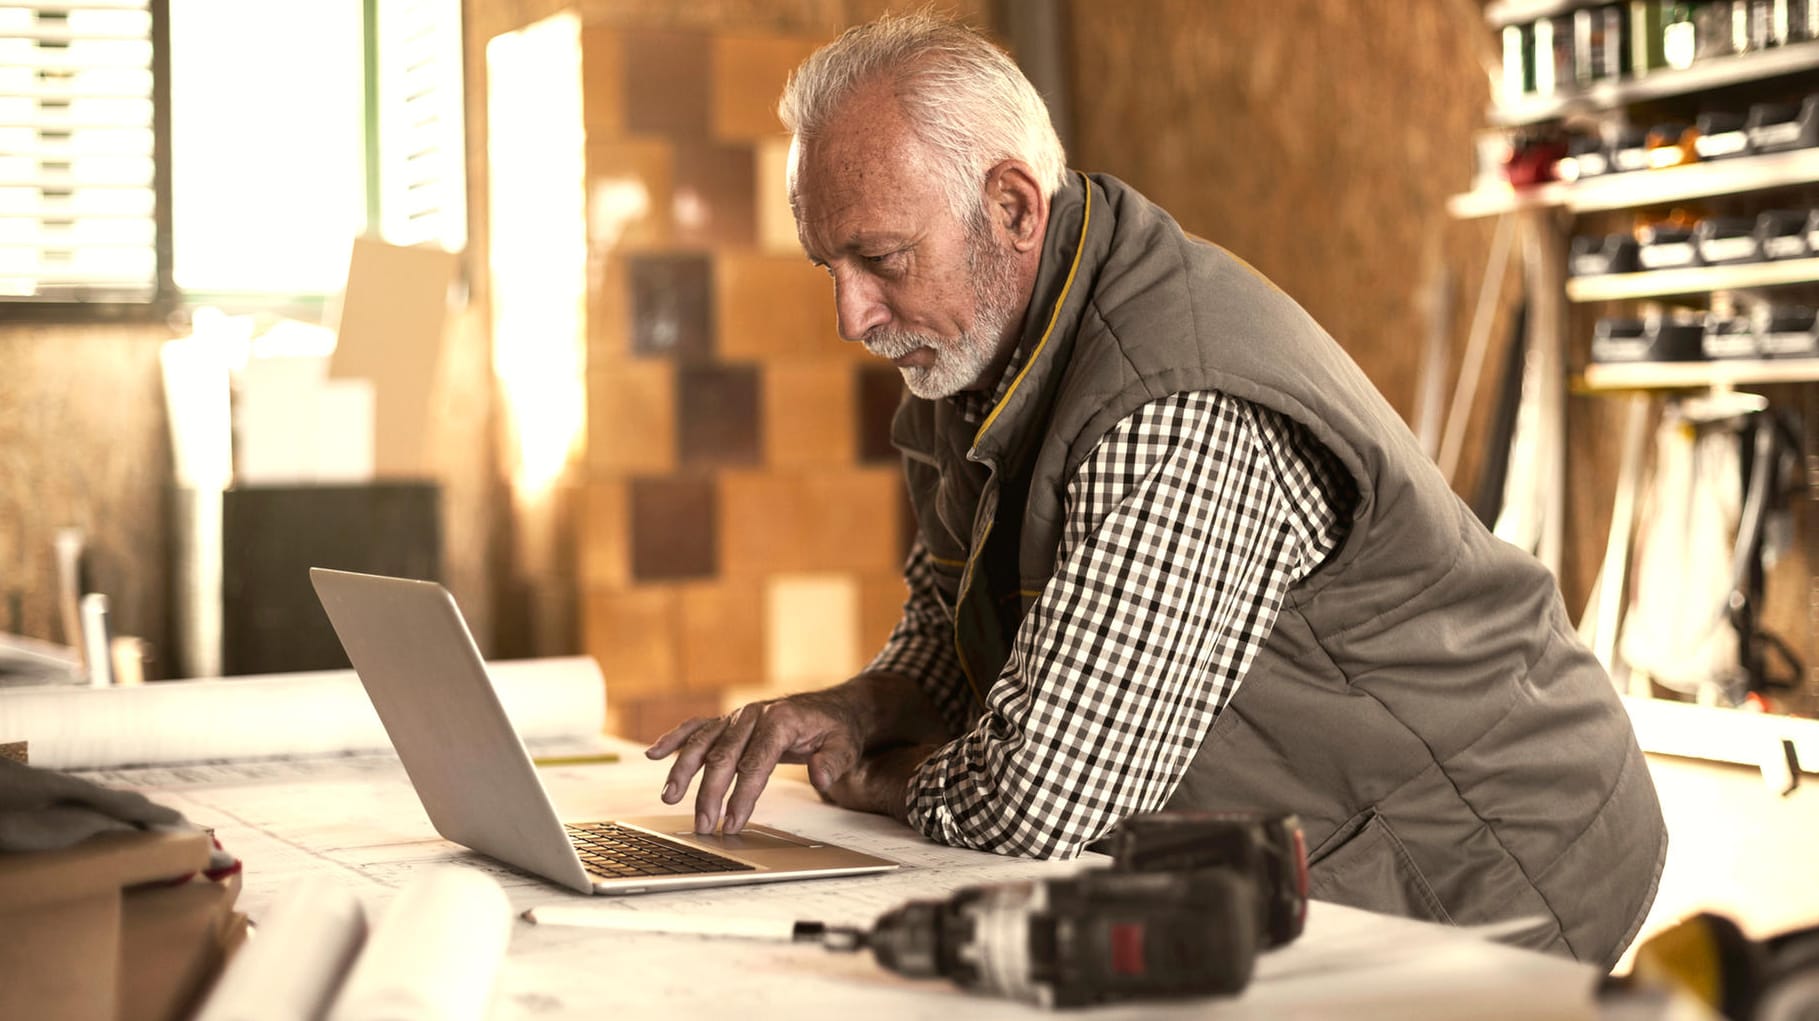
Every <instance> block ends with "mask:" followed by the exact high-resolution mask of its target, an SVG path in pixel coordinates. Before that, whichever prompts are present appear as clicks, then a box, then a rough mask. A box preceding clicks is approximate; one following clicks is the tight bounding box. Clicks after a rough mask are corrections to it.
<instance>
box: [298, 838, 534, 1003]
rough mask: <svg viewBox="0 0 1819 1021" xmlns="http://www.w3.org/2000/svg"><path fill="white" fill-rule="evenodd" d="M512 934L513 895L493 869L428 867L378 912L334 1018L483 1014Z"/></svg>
mask: <svg viewBox="0 0 1819 1021" xmlns="http://www.w3.org/2000/svg"><path fill="white" fill-rule="evenodd" d="M511 933H512V906H511V902H510V901H508V900H507V899H506V897H505V891H503V890H501V889H500V888H499V884H498V883H497V882H495V881H494V880H493V879H492V878H491V877H490V876H487V875H486V874H485V873H482V872H476V871H474V870H472V869H461V868H438V869H433V870H430V871H428V872H425V873H424V874H423V875H421V876H419V877H417V878H415V879H413V880H411V882H410V883H409V884H408V885H406V886H405V888H404V889H403V890H402V891H400V892H399V894H398V897H397V899H395V900H393V901H392V903H391V904H390V906H388V907H387V908H386V909H385V913H384V914H383V915H381V916H380V919H379V923H378V924H377V925H376V926H374V927H373V932H372V936H371V937H370V938H369V939H368V940H367V942H366V949H365V950H364V951H363V952H362V953H361V954H360V958H359V960H358V961H356V962H355V963H354V969H353V971H352V972H351V973H350V974H349V975H348V977H347V982H346V983H345V984H344V985H343V986H342V989H341V994H340V995H339V996H338V997H336V998H335V1003H334V1006H333V1007H332V1008H331V1009H330V1011H329V1014H328V1021H480V1019H481V1018H483V1017H485V1015H486V1010H487V1007H488V1005H489V1003H490V1001H491V998H492V991H493V980H494V978H495V977H496V976H497V974H498V971H499V962H500V961H501V960H503V959H504V957H505V948H506V945H507V944H508V943H510V942H511Z"/></svg>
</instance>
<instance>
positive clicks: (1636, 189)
mask: <svg viewBox="0 0 1819 1021" xmlns="http://www.w3.org/2000/svg"><path fill="white" fill-rule="evenodd" d="M1814 182H1819V148H1811V149H1795V150H1794V151H1792V152H1773V153H1767V154H1764V155H1761V156H1740V157H1736V158H1734V159H1723V160H1711V161H1709V162H1705V163H1688V164H1686V165H1685V166H1679V167H1668V168H1666V169H1664V170H1636V171H1631V172H1629V173H1626V174H1603V175H1600V176H1598V177H1592V178H1587V179H1586V180H1583V181H1577V182H1574V183H1571V184H1568V183H1566V182H1564V181H1550V182H1548V183H1547V184H1542V185H1538V186H1536V187H1533V188H1522V189H1516V188H1511V187H1509V186H1508V185H1496V186H1494V187H1489V188H1479V189H1478V190H1476V191H1469V192H1465V193H1464V194H1461V195H1454V196H1453V197H1452V198H1449V199H1447V200H1446V208H1447V212H1449V213H1451V214H1452V215H1453V216H1454V217H1456V218H1458V219H1461V220H1470V219H1475V218H1477V217H1481V216H1495V215H1497V214H1499V213H1508V212H1514V211H1516V210H1521V209H1536V208H1545V207H1549V206H1559V207H1561V208H1564V209H1567V210H1569V211H1571V212H1575V213H1589V212H1597V211H1599V210H1605V209H1631V208H1635V207H1637V206H1653V205H1661V204H1664V203H1668V202H1683V201H1685V200H1687V199H1697V198H1707V197H1709V196H1713V195H1736V194H1740V193H1742V192H1749V191H1762V190H1765V189H1768V188H1786V187H1790V186H1796V185H1802V184H1812V183H1814Z"/></svg>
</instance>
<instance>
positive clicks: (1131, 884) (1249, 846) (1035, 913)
mask: <svg viewBox="0 0 1819 1021" xmlns="http://www.w3.org/2000/svg"><path fill="white" fill-rule="evenodd" d="M1107 846H1108V847H1109V849H1110V851H1111V854H1112V856H1113V865H1112V867H1111V868H1109V869H1097V870H1093V871H1089V872H1083V873H1081V874H1080V875H1078V876H1076V877H1073V878H1069V879H1051V880H1041V881H1035V882H1023V883H1005V884H996V885H986V886H975V887H969V888H967V889H963V890H961V891H959V892H958V893H955V894H954V895H953V896H951V897H949V898H948V899H946V900H919V901H911V902H910V903H908V904H904V905H902V906H901V907H898V908H896V909H895V910H893V911H890V912H887V913H886V914H885V915H883V916H882V917H881V918H879V919H878V921H877V922H876V924H874V925H873V927H872V928H871V930H870V931H864V930H859V929H850V928H837V927H835V928H829V929H828V930H827V931H826V932H825V933H823V934H822V935H821V942H822V944H823V945H824V946H826V947H828V948H829V949H831V950H846V951H858V950H862V949H866V948H869V949H870V950H871V952H872V956H873V958H874V959H876V960H877V962H878V963H879V964H881V965H883V966H884V967H885V968H887V969H889V970H891V971H894V972H897V973H898V974H901V975H907V976H911V977H916V978H937V977H938V978H946V979H949V980H951V981H953V982H954V983H955V984H957V985H959V986H960V987H962V988H964V989H967V990H969V991H976V992H982V993H989V994H994V995H998V996H1005V997H1009V998H1011V999H1018V1000H1026V1001H1028V1002H1031V1003H1036V1004H1039V1005H1041V1006H1044V1007H1075V1006H1083V1005H1087V1004H1097V1003H1115V1002H1128V1001H1134V1000H1157V999H1171V998H1178V997H1189V996H1224V995H1232V994H1235V993H1238V992H1240V991H1242V990H1243V989H1244V987H1245V986H1246V985H1247V984H1248V983H1249V982H1250V976H1251V968H1252V965H1253V963H1254V962H1255V959H1256V955H1257V953H1258V951H1259V950H1262V949H1267V948H1269V947H1274V946H1280V945H1281V944H1283V943H1287V942H1289V941H1290V940H1292V939H1294V938H1295V937H1296V936H1298V935H1300V933H1301V930H1302V926H1303V924H1304V922H1305V920H1306V917H1307V857H1306V854H1305V849H1304V841H1303V838H1302V836H1301V827H1300V824H1299V823H1298V822H1297V821H1296V820H1295V817H1294V816H1287V815H1283V816H1260V815H1242V814H1223V813H1171V812H1165V813H1155V814H1150V815H1143V816H1137V817H1134V818H1132V819H1129V820H1126V821H1125V822H1124V823H1123V824H1122V825H1121V826H1120V827H1119V829H1118V830H1117V831H1116V832H1115V833H1114V834H1113V835H1112V836H1111V837H1110V838H1109V840H1108V842H1107Z"/></svg>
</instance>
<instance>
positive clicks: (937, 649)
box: [645, 541, 967, 833]
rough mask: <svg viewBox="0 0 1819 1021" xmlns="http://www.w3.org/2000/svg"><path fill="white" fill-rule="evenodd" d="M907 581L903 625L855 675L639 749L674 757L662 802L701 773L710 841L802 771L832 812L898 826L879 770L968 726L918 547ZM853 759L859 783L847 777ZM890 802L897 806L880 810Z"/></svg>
mask: <svg viewBox="0 0 1819 1021" xmlns="http://www.w3.org/2000/svg"><path fill="white" fill-rule="evenodd" d="M904 578H905V581H906V583H907V584H908V587H909V598H908V600H907V601H906V602H905V604H904V608H903V616H902V619H901V621H900V622H899V623H898V625H897V627H896V629H895V630H894V631H893V632H892V633H891V637H890V640H889V641H888V642H886V644H885V647H884V650H883V651H882V652H880V653H879V654H878V656H877V657H876V658H874V659H873V660H872V662H871V664H870V665H868V666H867V667H866V668H865V670H863V671H862V672H860V674H859V675H858V676H857V677H854V678H853V679H851V680H849V681H847V682H846V683H844V684H840V685H837V686H835V687H832V688H827V689H823V690H821V691H813V692H806V693H803V694H799V695H791V696H789V697H787V698H780V699H774V700H771V701H766V702H755V703H752V704H750V705H746V706H742V707H741V708H739V709H737V710H735V711H734V712H733V713H732V714H730V715H728V716H722V717H712V718H696V719H691V720H689V721H687V722H685V723H683V724H681V725H680V726H678V727H676V728H675V729H673V730H671V731H670V732H669V733H667V734H664V735H663V736H662V737H660V738H658V739H657V740H656V742H655V743H653V744H652V745H651V746H650V748H648V749H646V751H645V754H646V755H648V756H649V757H651V758H654V759H658V758H663V757H664V756H667V755H670V754H672V753H673V754H675V755H676V761H675V763H674V764H672V765H671V767H670V772H669V777H668V780H667V782H666V783H665V784H664V787H663V795H662V797H663V800H664V801H665V802H667V803H669V804H672V805H673V804H676V803H677V802H679V801H681V800H682V797H683V795H684V793H686V791H687V790H688V785H689V781H690V780H691V779H692V778H693V777H694V775H695V774H696V773H697V772H700V773H701V774H702V776H701V784H700V788H699V790H698V791H697V793H696V798H695V828H696V829H697V830H699V831H702V832H708V831H711V830H712V829H714V827H715V826H716V825H720V824H721V823H722V821H723V820H724V829H725V831H726V832H729V833H732V832H737V831H738V830H739V829H740V828H741V827H743V826H744V825H745V823H746V821H747V820H748V819H749V818H750V817H751V813H752V807H753V806H754V805H755V804H756V803H757V800H758V796H759V795H760V794H761V793H763V791H764V787H765V784H766V783H768V782H769V779H770V774H771V772H772V771H773V770H774V769H775V768H776V767H777V765H778V764H779V763H783V762H788V763H806V764H807V765H808V772H809V782H810V783H812V784H814V786H815V788H816V790H818V791H820V792H821V793H822V794H823V795H825V796H827V797H828V798H830V799H831V800H833V801H835V802H836V803H838V804H842V805H845V806H846V807H849V808H865V809H868V810H871V811H878V812H885V813H888V814H891V815H895V816H896V817H897V818H899V819H901V818H903V779H902V777H899V778H898V779H897V781H896V791H895V796H894V798H889V799H885V798H880V797H878V796H877V792H878V787H877V775H878V772H879V770H878V768H877V767H878V766H880V765H881V764H883V763H886V762H892V763H894V762H896V761H898V760H900V759H902V758H904V757H905V756H906V755H908V754H909V753H908V752H906V751H905V749H910V748H920V749H922V752H921V755H922V756H926V755H927V753H928V751H929V750H930V749H932V747H933V746H934V745H937V744H939V743H941V742H943V741H946V740H948V739H949V738H951V737H952V736H953V735H954V734H956V733H959V732H960V730H961V729H963V727H964V725H965V723H966V722H967V720H966V718H965V716H964V712H965V686H964V682H963V678H962V675H961V673H960V664H959V659H958V657H957V656H956V655H955V653H954V645H953V623H952V621H951V619H950V618H949V617H948V616H947V614H946V611H945V610H944V609H943V608H942V602H941V599H940V595H939V592H938V590H937V589H936V587H935V584H934V580H933V576H932V574H931V573H930V571H929V567H928V557H927V553H926V551H924V550H923V548H922V544H921V542H920V541H918V542H917V543H916V544H915V545H914V547H913V548H912V549H911V551H910V556H909V559H908V561H907V562H906V564H905V568H904ZM886 749H889V753H888V754H882V753H883V752H884V750H886ZM868 752H869V753H872V757H871V758H867V757H866V756H867V753H868ZM916 761H917V762H920V761H921V759H920V758H917V760H916ZM862 762H863V763H864V767H863V769H860V770H859V772H860V775H859V776H857V777H854V776H851V775H850V774H852V773H854V771H855V768H856V767H859V766H860V764H861V763H862ZM729 788H730V796H729ZM893 801H894V806H893V805H892V804H889V803H887V802H893Z"/></svg>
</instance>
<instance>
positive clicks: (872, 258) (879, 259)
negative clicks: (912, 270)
mask: <svg viewBox="0 0 1819 1021" xmlns="http://www.w3.org/2000/svg"><path fill="white" fill-rule="evenodd" d="M902 255H903V250H902V249H901V248H899V249H897V250H896V251H893V252H885V253H883V254H882V255H868V256H866V257H865V261H866V262H867V263H870V264H871V265H873V266H892V265H895V264H896V263H897V261H898V259H899V258H900V257H901V256H902Z"/></svg>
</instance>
